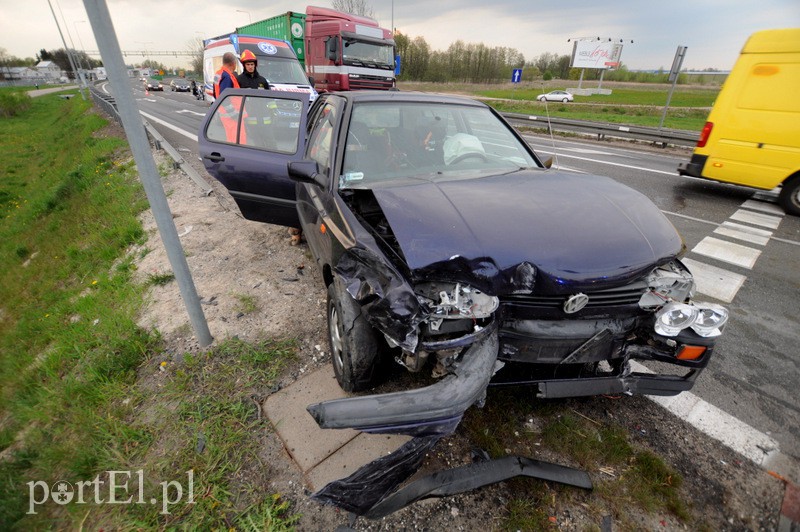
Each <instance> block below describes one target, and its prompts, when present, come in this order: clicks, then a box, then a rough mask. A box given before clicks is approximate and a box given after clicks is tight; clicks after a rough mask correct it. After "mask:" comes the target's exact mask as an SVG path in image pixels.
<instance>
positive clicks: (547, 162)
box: [543, 157, 553, 168]
mask: <svg viewBox="0 0 800 532" xmlns="http://www.w3.org/2000/svg"><path fill="white" fill-rule="evenodd" d="M543 164H544V167H545V168H550V167H551V166H553V158H552V157H548V158H547V159H545V161H544V163H543Z"/></svg>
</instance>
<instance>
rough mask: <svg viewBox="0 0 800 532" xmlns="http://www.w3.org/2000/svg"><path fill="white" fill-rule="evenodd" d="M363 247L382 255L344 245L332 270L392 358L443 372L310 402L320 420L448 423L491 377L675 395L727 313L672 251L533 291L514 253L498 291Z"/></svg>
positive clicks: (411, 429)
mask: <svg viewBox="0 0 800 532" xmlns="http://www.w3.org/2000/svg"><path fill="white" fill-rule="evenodd" d="M354 256H357V257H359V259H358V260H353V259H352V257H354ZM370 256H371V257H372V258H373V259H375V260H377V259H378V257H379V255H377V254H371V253H368V252H364V251H363V250H358V251H356V250H353V252H352V253H346V254H345V256H344V257H343V259H342V261H341V263H340V264H341V265H343V266H344V267H343V268H340V269H338V270H337V274H338V275H342V276H344V277H345V279H346V280H347V281H348V290H349V291H350V293H351V295H352V296H353V297H354V298H355V299H356V300H357V301H360V302H362V303H363V306H362V308H363V309H364V310H365V311H366V313H367V317H368V319H369V321H370V323H371V324H372V325H373V326H375V327H376V329H377V330H379V331H381V332H383V333H384V335H385V337H386V339H387V341H388V342H389V344H390V345H394V346H398V347H400V348H402V350H401V353H402V355H401V356H399V357H398V358H397V362H399V363H400V364H402V365H403V366H404V367H405V368H407V369H408V370H410V371H420V370H422V369H423V368H429V367H432V370H431V373H432V375H433V376H435V377H443V379H442V380H440V381H439V382H437V383H436V384H433V385H431V386H428V387H426V388H421V389H416V390H408V391H401V392H393V393H390V394H380V395H372V396H360V397H352V398H347V399H341V400H338V401H331V402H325V403H319V404H316V405H312V406H310V407H309V412H310V413H311V414H312V415H313V416H314V418H315V419H316V420H317V422H318V423H319V425H320V426H321V427H323V428H356V429H359V430H363V431H367V432H399V433H404V434H412V435H420V434H430V433H440V434H441V433H449V432H452V430H454V429H455V427H456V426H457V425H458V421H459V420H460V419H461V415H462V414H463V412H464V411H465V410H466V409H467V408H469V407H470V406H472V405H473V404H476V403H478V404H480V403H481V401H482V400H483V398H484V396H485V390H486V388H487V386H488V385H490V384H495V385H531V386H533V387H534V389H535V390H536V392H535V393H536V395H537V396H538V397H540V398H558V397H576V396H590V395H600V394H648V395H676V394H678V393H680V392H682V391H686V390H689V389H691V388H692V386H693V384H694V382H695V380H696V378H697V376H698V375H699V373H700V371H701V370H702V369H703V368H705V367H706V365H707V364H708V361H709V359H710V358H711V356H712V353H713V348H714V343H715V340H716V338H717V337H718V336H719V335H720V334H721V330H722V328H723V327H724V325H725V322H726V321H727V311H726V310H725V309H724V308H723V307H721V306H719V305H714V304H709V303H702V302H695V301H693V300H692V299H691V297H692V295H693V291H694V280H693V278H692V276H691V274H690V273H689V271H688V270H687V269H686V268H685V267H684V266H683V264H682V263H681V262H680V261H679V260H677V259H674V260H671V261H669V262H667V263H666V264H663V265H661V266H658V267H656V268H653V269H652V270H651V271H650V272H648V273H647V275H645V276H643V277H642V278H640V279H637V280H636V281H634V282H632V283H629V284H627V285H624V286H621V287H615V288H612V289H607V290H598V291H593V292H590V291H587V293H584V292H576V293H573V294H571V295H560V296H555V295H551V296H540V295H537V294H536V290H535V286H534V284H535V283H534V279H535V277H536V275H535V267H534V266H532V265H531V264H529V263H522V264H520V265H518V266H517V267H516V268H514V269H513V271H511V272H506V278H507V279H508V283H507V285H506V286H511V287H513V288H514V289H513V290H512V292H513V293H506V294H503V295H501V296H499V297H498V296H494V295H489V294H488V293H486V292H484V291H483V290H482V289H480V288H476V287H474V286H472V285H470V284H466V283H464V282H460V281H430V280H427V279H425V280H422V281H420V282H417V283H415V284H414V285H413V286H412V284H411V283H409V282H408V281H406V280H405V279H404V278H403V277H402V276H401V275H400V274H399V272H397V271H396V270H394V268H392V267H391V266H390V264H389V263H388V261H387V262H377V263H370V261H369V260H367V259H366V258H365V257H370ZM454 261H455V262H457V263H459V262H460V263H462V264H460V265H461V266H463V261H459V259H458V258H455V259H454ZM481 268H482V273H483V274H485V273H486V272H487V271H491V270H492V268H491V267H489V265H488V264H487V263H485V262H484V263H481ZM376 271H380V272H381V274H380V275H375V272H376ZM462 271H463V270H462ZM389 272H391V273H389ZM471 273H472V274H474V273H475V271H474V270H472V271H471ZM467 277H469V276H467ZM389 279H391V282H387V280H389ZM473 281H474V279H473ZM632 360H641V361H647V360H654V361H658V362H665V363H668V364H669V365H670V366H671V367H674V368H676V369H678V370H679V371H680V373H678V374H672V373H669V374H658V373H644V372H635V371H632V370H631V365H630V361H632ZM490 380H491V381H492V382H491V383H490Z"/></svg>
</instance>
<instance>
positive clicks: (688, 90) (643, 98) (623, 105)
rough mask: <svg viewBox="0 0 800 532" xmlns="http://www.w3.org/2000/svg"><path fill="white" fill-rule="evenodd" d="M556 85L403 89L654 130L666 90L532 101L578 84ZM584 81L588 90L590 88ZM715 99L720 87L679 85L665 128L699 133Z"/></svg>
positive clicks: (640, 88)
mask: <svg viewBox="0 0 800 532" xmlns="http://www.w3.org/2000/svg"><path fill="white" fill-rule="evenodd" d="M560 83H561V85H560V86H556V85H554V86H547V87H536V86H532V85H526V86H521V87H516V88H514V87H500V88H498V87H497V86H486V85H469V84H447V85H444V84H438V85H437V84H432V83H427V84H418V83H413V84H412V83H406V84H403V85H402V86H401V88H407V89H408V90H425V91H433V92H459V93H462V94H468V95H471V96H473V97H475V98H479V99H485V101H486V103H487V104H489V105H491V106H492V107H494V108H495V109H497V110H498V111H501V112H508V113H522V114H530V115H537V116H544V115H547V114H549V115H550V116H552V117H558V118H571V119H574V120H589V121H592V122H611V123H619V124H629V125H636V126H647V127H658V125H659V123H660V122H661V115H662V114H663V112H664V105H665V104H666V102H667V94H668V91H669V88H668V87H667V86H664V85H660V86H651V85H644V84H642V85H641V86H637V87H635V88H631V87H630V84H626V86H624V87H614V88H613V90H612V93H611V94H609V95H602V94H594V95H592V96H575V102H574V103H568V104H563V103H560V102H548V103H547V104H544V103H542V102H539V101H537V100H536V96H537V95H539V94H541V93H543V92H549V91H550V90H552V89H554V88H562V89H563V88H564V86H565V84H566V85H570V86H572V85H577V83H576V82H574V81H561V82H560ZM593 83H594V82H587V83H586V86H587V87H592V86H594V84H593ZM717 94H719V87H708V88H698V87H694V86H692V87H687V86H677V87H676V88H675V91H674V93H673V95H672V99H671V101H670V107H669V108H668V109H667V115H666V117H665V119H664V127H666V128H669V129H683V130H687V131H700V130H701V129H702V128H703V125H704V124H705V122H706V118H707V117H708V112H709V108H710V107H711V106H712V105H713V104H714V101H715V100H716V98H717Z"/></svg>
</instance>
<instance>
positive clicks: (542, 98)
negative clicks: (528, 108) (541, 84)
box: [539, 96, 547, 102]
mask: <svg viewBox="0 0 800 532" xmlns="http://www.w3.org/2000/svg"><path fill="white" fill-rule="evenodd" d="M546 99H547V98H545V97H544V96H542V97H541V98H539V101H540V102H543V101H545V100H546Z"/></svg>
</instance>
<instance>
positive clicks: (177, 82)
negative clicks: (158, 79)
mask: <svg viewBox="0 0 800 532" xmlns="http://www.w3.org/2000/svg"><path fill="white" fill-rule="evenodd" d="M169 87H170V89H171V90H172V92H175V91H178V92H190V91H191V90H192V86H191V85H190V84H189V82H188V81H186V80H185V79H183V78H177V79H173V80H172V81H171V82H170V83H169Z"/></svg>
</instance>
